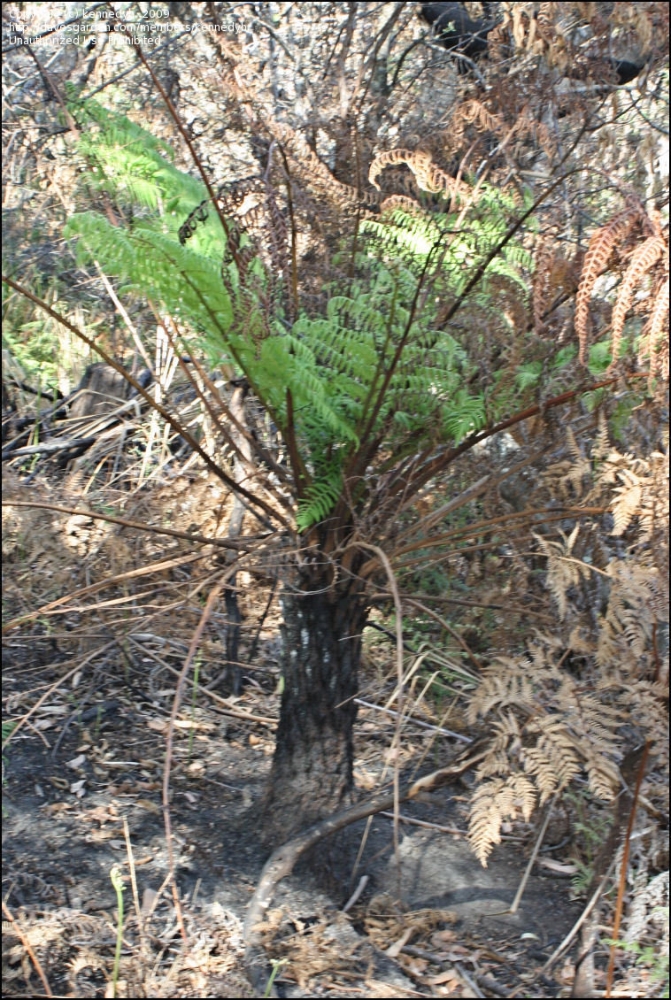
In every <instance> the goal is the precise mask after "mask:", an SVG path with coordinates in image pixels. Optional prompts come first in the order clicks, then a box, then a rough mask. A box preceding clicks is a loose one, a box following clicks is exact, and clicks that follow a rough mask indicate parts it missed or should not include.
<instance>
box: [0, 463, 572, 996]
mask: <svg viewBox="0 0 671 1000" xmlns="http://www.w3.org/2000/svg"><path fill="white" fill-rule="evenodd" d="M67 486H68V484H67V482H66V483H63V482H61V483H60V484H59V485H58V487H56V485H55V484H54V483H53V482H49V481H48V480H47V479H46V478H42V479H39V478H36V479H35V480H34V481H33V482H32V483H31V484H30V486H29V487H26V486H25V485H24V484H21V483H20V482H19V481H18V479H17V480H12V479H9V480H8V482H7V487H8V496H9V498H10V499H12V500H31V501H44V502H50V503H56V504H60V505H67V504H68V502H69V504H70V505H71V506H76V507H77V508H79V509H81V508H82V507H88V509H91V510H94V509H101V505H100V498H96V497H95V496H94V495H88V496H87V497H86V498H85V500H84V501H82V500H81V498H80V499H78V500H77V501H76V504H75V501H73V500H72V494H70V497H71V499H70V500H69V501H68V500H67V495H68V490H67ZM6 499H7V498H6ZM228 506H229V499H228V497H227V496H226V495H225V494H224V493H223V491H221V489H220V487H219V485H217V484H216V483H214V482H212V481H211V479H209V478H207V477H205V476H204V475H201V474H196V473H193V474H192V475H191V476H184V475H180V476H178V477H176V478H175V480H174V481H172V482H170V483H168V484H166V485H164V486H163V487H154V488H153V489H152V490H151V491H149V490H147V491H146V492H144V491H139V493H137V494H136V496H135V497H133V498H131V501H130V502H129V503H127V505H126V506H125V509H124V510H123V516H124V517H127V518H130V519H132V520H135V521H139V520H144V521H147V522H150V523H153V524H155V525H159V524H163V525H166V524H168V523H169V524H170V525H171V526H172V527H175V528H178V529H181V530H186V529H189V530H196V529H197V531H198V532H200V533H202V534H205V535H208V534H212V535H214V534H217V533H219V534H223V533H224V532H225V525H226V520H227V518H226V517H225V514H226V512H227V511H228ZM203 511H205V512H206V513H205V514H203V513H202V512H203ZM115 513H117V511H115ZM5 518H6V523H5V543H4V547H5V553H4V554H5V563H4V572H5V588H4V589H5V615H6V618H8V619H10V620H13V621H14V623H15V627H13V628H12V629H10V630H9V631H8V632H7V634H6V640H5V645H4V649H3V675H4V684H3V706H4V710H5V716H4V717H5V719H7V718H10V719H13V720H20V719H22V718H23V719H24V722H23V724H21V725H20V728H17V729H16V731H15V732H14V734H13V735H12V739H11V741H10V742H9V744H8V745H7V747H6V749H5V752H4V756H3V770H4V806H3V846H4V860H3V899H4V900H5V903H6V906H7V908H8V911H9V913H10V914H11V916H12V918H13V922H12V923H11V924H9V925H6V931H7V933H6V934H5V945H4V949H5V950H4V952H3V979H4V995H5V996H17V997H18V996H36V995H45V984H44V983H40V980H39V978H38V976H37V974H36V971H35V962H34V959H35V958H36V959H37V960H38V961H39V963H40V965H41V967H42V969H43V972H44V975H45V977H46V981H47V982H48V984H49V986H50V989H51V991H52V993H53V995H54V996H77V997H104V996H112V995H113V993H112V986H111V981H112V978H113V967H114V955H115V944H116V934H117V920H118V912H117V896H116V893H115V889H114V887H113V885H112V881H111V877H110V872H111V871H112V870H113V869H114V868H115V866H118V869H119V870H120V872H121V875H122V877H123V883H124V886H125V893H124V917H123V921H124V924H123V942H122V948H121V959H120V967H119V973H118V984H117V995H119V996H128V997H142V996H147V997H161V996H170V997H175V996H185V997H186V996H231V997H233V996H252V995H253V993H252V990H251V987H250V986H249V983H248V980H247V979H246V978H245V973H244V966H243V961H242V957H243V942H242V923H243V920H244V916H245V909H246V906H247V903H248V901H249V899H250V897H251V895H252V893H253V891H254V888H255V885H256V883H257V881H258V879H259V875H260V872H261V869H262V866H263V864H264V862H265V860H266V858H267V854H268V852H267V850H266V849H264V848H263V847H262V846H261V844H260V841H259V838H258V836H257V834H258V820H257V818H256V812H255V803H256V802H258V799H259V797H260V795H261V793H262V789H263V784H264V781H265V779H266V776H267V774H268V771H269V766H270V761H271V755H272V750H273V742H274V726H275V723H274V720H275V719H276V717H277V712H278V702H279V699H278V696H277V693H276V691H277V681H278V674H279V664H278V657H279V642H280V639H279V617H278V615H279V611H278V608H277V600H276V595H273V594H272V593H271V587H270V585H267V586H263V585H262V584H258V583H256V582H254V580H253V578H251V577H249V578H243V579H242V580H240V581H239V582H240V583H241V584H242V585H243V586H244V587H245V591H244V593H243V594H242V595H241V602H242V610H243V613H244V618H243V641H242V645H241V652H240V657H241V662H243V663H246V664H248V669H247V670H246V682H245V685H244V686H243V688H242V690H241V692H240V694H239V695H238V696H232V695H230V694H227V693H226V677H225V676H223V674H224V673H225V672H224V671H223V667H222V663H221V661H222V660H223V658H224V654H223V629H224V626H223V625H222V624H221V623H222V622H224V620H225V615H224V613H223V612H224V609H223V603H222V607H221V608H220V609H219V612H221V613H220V614H219V612H218V613H217V614H215V615H214V616H213V619H212V620H211V624H210V625H209V626H208V632H207V633H206V639H205V641H204V643H203V646H202V655H200V656H199V657H198V658H197V660H196V662H197V664H198V671H199V673H198V679H197V682H196V683H194V681H193V676H192V675H190V676H189V678H188V681H187V687H186V693H185V696H184V698H183V700H182V704H181V706H180V708H179V713H178V715H177V720H176V726H175V729H174V737H173V740H174V763H173V767H172V769H171V772H170V776H169V803H170V806H169V822H170V827H171V830H172V834H173V856H172V858H171V857H170V855H169V853H168V850H167V847H166V844H167V840H166V829H165V821H164V810H163V807H162V786H163V781H164V762H165V755H166V734H167V731H168V720H169V717H170V713H171V710H172V707H173V701H174V697H175V684H176V678H177V675H178V673H179V671H180V669H181V667H182V664H183V662H184V657H185V655H186V651H187V648H188V644H189V642H190V639H191V637H192V635H193V633H194V631H195V628H196V626H197V623H198V620H199V617H200V614H201V612H202V606H203V604H204V598H205V596H206V594H207V588H208V581H209V580H211V579H212V578H214V577H215V576H216V571H217V564H216V563H215V561H214V559H213V557H212V556H211V554H210V552H211V550H210V549H207V550H202V549H201V550H200V551H201V553H202V552H203V551H206V552H207V553H208V554H207V556H204V557H203V559H202V560H201V561H195V562H194V561H193V560H192V558H191V557H192V556H193V553H194V552H197V551H198V550H197V549H196V548H195V547H194V546H192V545H191V544H190V543H189V542H188V541H185V540H179V539H178V540H176V539H174V538H170V537H167V536H161V535H152V534H144V535H143V534H140V533H139V532H137V531H135V530H130V529H127V528H123V527H120V526H118V525H110V524H107V523H106V522H104V521H97V520H93V519H89V520H87V519H86V518H85V517H84V516H82V515H75V516H73V515H68V514H63V513H57V512H54V511H50V510H44V509H35V508H22V507H19V506H12V507H9V508H7V507H6V508H5ZM152 566H154V567H155V568H156V571H155V572H154V573H153V574H146V571H147V569H148V568H151V567H152ZM138 574H139V575H138ZM110 577H114V581H112V582H110V584H109V586H108V587H107V588H106V589H102V588H97V586H96V584H97V583H98V582H99V581H100V580H102V579H105V578H110ZM68 594H69V595H70V597H69V599H68V600H67V601H64V602H62V603H60V604H54V602H58V600H59V599H60V598H61V597H63V596H65V595H68ZM38 610H39V611H40V613H39V614H36V612H37V611H38ZM21 616H27V617H26V618H25V619H24V620H23V621H22V622H19V623H17V619H18V618H19V617H21ZM250 654H251V657H250ZM392 656H393V649H392V647H391V646H390V645H389V644H388V643H387V641H386V639H385V638H384V637H383V636H382V637H381V636H380V634H379V633H372V635H371V636H367V643H366V664H365V670H364V676H363V678H362V697H363V698H364V699H365V700H367V701H368V702H370V703H374V704H378V705H382V704H384V703H385V700H386V698H387V697H388V696H389V691H390V690H391V688H392V687H393V668H392V667H391V661H392ZM444 709H445V706H442V711H443V712H444ZM432 712H433V717H432ZM78 713H84V714H83V715H81V716H80V715H79V714H78ZM415 714H416V715H418V716H420V715H422V714H423V716H424V718H425V719H426V721H427V722H428V723H429V724H430V723H431V722H437V721H440V715H441V712H440V711H439V710H438V706H435V705H431V703H430V702H428V701H427V702H426V703H422V704H419V703H418V704H417V705H416V711H415ZM443 725H446V726H448V727H451V728H456V729H459V716H458V714H457V715H453V716H451V717H449V718H448V721H447V722H443ZM393 732H394V719H393V718H391V717H390V716H385V715H384V714H382V713H381V712H379V711H376V710H372V709H367V708H361V709H360V711H359V718H358V721H357V725H356V783H357V795H358V796H360V797H365V796H367V795H370V794H374V793H375V792H376V791H377V790H379V789H380V788H381V787H382V786H383V785H385V784H386V783H388V782H389V780H390V777H391V773H390V770H389V766H386V765H385V761H386V760H387V758H388V751H389V748H390V745H391V742H392V737H393ZM404 732H405V736H404V741H403V749H402V752H401V757H400V761H399V766H400V767H401V769H402V770H403V771H404V773H405V774H410V773H412V771H413V768H414V767H416V766H417V764H418V762H421V761H423V764H421V767H423V768H424V769H429V770H433V769H434V768H435V767H440V766H445V764H447V763H448V762H449V761H450V759H451V758H452V757H453V756H454V753H455V751H456V750H459V749H462V746H461V745H459V744H457V743H456V742H455V741H454V740H451V739H450V738H448V737H445V736H438V737H436V734H435V732H433V731H431V729H428V728H427V729H421V728H419V727H413V726H412V725H407V726H406V728H405V731H404ZM468 798H469V786H468V778H466V779H465V782H464V783H463V784H462V785H458V786H453V787H451V788H449V789H445V790H443V791H440V792H437V793H435V794H434V795H433V796H431V797H429V798H427V800H426V801H423V802H418V803H414V804H412V805H408V806H407V807H406V806H403V808H402V815H401V817H400V822H399V827H398V845H397V848H396V850H395V849H394V836H393V830H394V822H393V817H391V816H386V815H378V816H375V817H374V818H373V820H372V822H370V825H369V826H367V824H366V823H361V824H359V825H357V826H353V827H351V828H350V829H349V830H348V831H347V833H346V835H344V836H343V837H342V839H341V840H340V841H338V842H337V843H335V844H332V843H329V842H328V841H326V842H322V844H321V845H320V846H319V847H318V848H317V849H315V852H314V854H313V855H312V857H310V858H309V859H307V860H305V861H303V862H302V863H301V865H300V866H299V867H298V868H297V869H296V871H295V872H294V874H293V875H292V877H291V878H288V879H286V880H285V881H284V882H282V883H281V884H280V886H279V889H278V891H277V894H276V897H275V899H274V902H273V906H272V908H271V910H270V911H269V914H268V920H267V929H266V935H265V946H266V949H267V951H268V954H269V956H270V957H271V958H272V959H276V960H278V961H279V962H280V963H282V964H281V965H280V966H279V971H278V977H277V980H276V988H277V991H278V994H279V995H283V996H287V997H300V996H304V997H313V996H333V997H338V996H340V997H345V996H357V997H358V996H364V997H366V996H368V997H388V996H399V997H401V996H408V997H410V996H454V997H466V996H487V995H490V996H491V995H494V996H506V995H513V993H514V995H517V996H528V997H532V996H533V997H542V996H548V997H550V996H560V995H564V996H566V995H569V993H568V989H569V984H571V983H572V982H573V979H574V976H575V966H574V958H573V957H569V958H566V959H563V958H562V959H561V960H560V961H559V962H557V963H556V964H555V965H554V966H553V967H552V968H551V969H550V970H548V972H547V974H545V973H544V971H543V966H544V964H545V962H546V961H547V959H548V958H549V957H550V955H551V954H552V952H553V951H554V949H555V948H556V947H557V946H558V945H559V944H560V942H561V940H562V938H563V937H564V936H565V934H566V933H567V932H568V931H569V930H570V928H571V927H572V925H573V924H574V922H575V920H576V918H577V917H578V916H579V915H580V912H581V910H582V907H583V906H584V902H572V901H571V881H570V878H569V877H568V873H570V871H572V870H574V869H572V868H570V866H566V865H565V862H567V861H570V860H571V841H572V837H571V829H570V824H569V826H568V827H567V825H566V824H567V821H566V817H565V816H564V817H562V815H560V814H558V815H557V816H556V817H555V818H553V820H552V822H551V825H550V829H549V830H548V832H547V834H546V838H545V844H547V845H549V847H548V848H546V849H544V852H543V853H542V854H541V856H540V857H541V860H540V863H538V864H536V865H535V866H534V869H533V872H532V874H531V877H530V879H529V883H528V885H527V888H526V891H525V893H524V895H523V898H522V902H521V904H520V906H519V909H518V910H517V912H516V913H515V914H514V915H511V914H510V913H506V912H505V911H506V910H507V909H508V908H509V907H510V904H511V903H512V901H513V898H514V897H515V894H516V892H517V889H518V886H519V885H520V881H521V879H522V876H523V873H524V870H525V868H526V866H527V863H528V859H529V856H530V853H531V850H532V849H533V846H534V843H535V841H536V838H537V829H536V827H535V826H533V825H529V826H526V827H521V828H519V827H518V828H514V829H511V830H510V831H509V833H510V836H509V837H508V838H504V842H503V844H502V845H501V846H500V847H499V848H498V849H497V850H496V851H495V852H494V855H493V858H492V859H491V861H490V864H489V867H488V868H487V869H483V868H482V867H481V866H480V864H479V863H478V862H477V861H476V860H475V858H474V857H473V855H472V854H471V852H470V850H469V847H468V844H467V841H466V839H465V835H464V833H465V830H466V825H467V820H466V812H467V808H468ZM553 847H554V850H553V849H552V848H553ZM357 855H359V857H358V860H357ZM171 871H172V872H173V873H174V883H175V890H174V892H175V894H174V895H173V890H172V888H171V887H170V884H169V883H170V873H171ZM363 876H366V877H367V881H366V884H365V888H364V889H363V891H362V892H361V895H360V896H359V898H358V900H357V901H356V903H355V904H354V905H353V906H351V907H350V908H349V910H348V911H347V913H346V914H345V913H344V912H343V907H344V906H345V905H346V903H347V901H348V900H349V899H350V897H351V895H352V893H353V892H354V890H355V889H356V888H357V886H360V884H361V882H360V880H361V878H362V877H363ZM176 899H178V900H179V902H178V905H176ZM568 954H569V956H574V954H575V952H574V951H571V952H569V953H568Z"/></svg>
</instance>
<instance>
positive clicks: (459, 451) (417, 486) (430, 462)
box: [370, 372, 650, 513]
mask: <svg viewBox="0 0 671 1000" xmlns="http://www.w3.org/2000/svg"><path fill="white" fill-rule="evenodd" d="M627 377H628V378H629V379H639V378H645V379H647V378H649V377H650V373H649V372H634V373H631V374H628V376H627ZM619 381H620V376H614V377H613V378H607V379H602V380H601V381H600V382H594V383H593V384H592V385H589V386H584V385H583V386H579V387H578V388H576V389H569V390H568V391H567V392H563V393H561V395H559V396H554V397H553V398H552V399H546V400H544V402H542V403H535V404H534V405H533V406H528V407H526V409H524V410H520V411H519V412H518V413H515V414H513V416H512V417H507V418H506V419H505V420H501V421H500V422H499V423H498V424H494V426H493V427H488V428H487V427H486V428H484V429H483V430H481V431H475V432H474V433H473V434H470V435H469V436H468V437H467V438H465V439H464V440H463V441H462V442H461V444H460V445H457V446H456V447H455V448H449V449H447V450H446V451H444V452H441V453H439V454H438V455H434V457H432V454H433V449H432V448H427V449H425V450H424V451H423V452H422V453H421V454H420V455H418V456H417V458H416V460H415V462H411V463H410V464H409V465H407V464H406V470H405V471H404V474H403V476H402V477H401V476H400V474H399V472H397V473H396V475H395V477H394V479H395V482H393V481H392V482H391V483H389V484H388V486H387V488H386V490H385V493H384V500H385V502H387V501H388V500H389V499H390V498H391V497H392V496H394V495H396V493H398V492H400V491H401V490H404V491H405V492H406V496H407V497H411V496H415V495H416V494H417V493H418V492H419V490H421V489H423V487H424V486H426V484H427V483H428V482H429V481H430V480H431V479H433V478H434V477H435V476H437V475H438V474H439V473H440V472H443V471H444V470H445V469H446V468H447V467H448V466H449V465H451V464H452V462H454V461H455V459H457V458H459V456H460V455H463V454H465V453H466V452H467V451H470V450H471V448H473V446H474V445H476V444H479V443H480V442H481V441H486V440H487V438H490V437H493V436H494V435H495V434H499V433H500V432H501V431H504V430H507V428H508V427H514V426H515V424H519V423H521V422H522V421H523V420H527V419H528V418H529V417H534V416H536V415H537V414H539V413H544V412H545V411H546V410H550V409H552V408H554V407H556V406H561V405H562V404H563V403H568V402H570V401H571V400H572V399H575V397H576V396H580V395H581V394H583V393H585V394H586V393H588V392H594V391H595V390H596V389H603V388H605V387H606V386H609V385H613V384H615V383H617V382H619ZM424 463H425V464H424ZM413 466H414V469H417V468H418V467H419V468H421V467H422V466H423V469H422V471H421V472H420V473H419V474H413V473H414V469H413ZM382 499H383V498H382V496H380V497H378V498H376V500H375V501H374V503H373V505H371V508H370V512H371V513H373V512H374V511H375V510H376V509H377V508H378V507H379V506H380V504H381V501H382Z"/></svg>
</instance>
